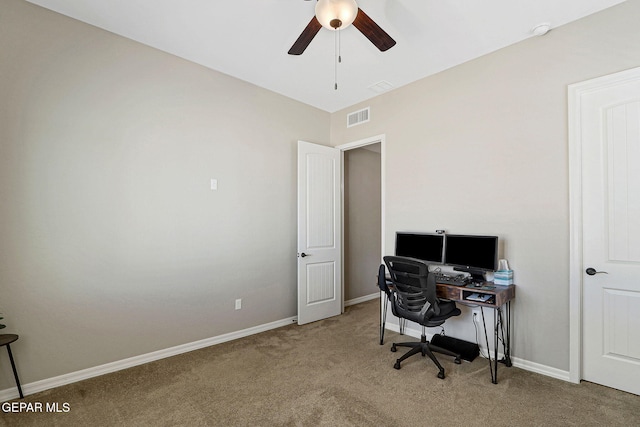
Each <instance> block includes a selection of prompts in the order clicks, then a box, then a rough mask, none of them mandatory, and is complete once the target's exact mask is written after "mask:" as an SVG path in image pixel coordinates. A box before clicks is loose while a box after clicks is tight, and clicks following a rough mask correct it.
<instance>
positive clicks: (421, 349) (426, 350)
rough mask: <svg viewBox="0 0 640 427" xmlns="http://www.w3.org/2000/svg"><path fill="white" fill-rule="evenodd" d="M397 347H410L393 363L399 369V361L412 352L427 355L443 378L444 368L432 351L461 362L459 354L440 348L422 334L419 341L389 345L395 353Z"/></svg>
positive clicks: (439, 375) (409, 355) (457, 362)
mask: <svg viewBox="0 0 640 427" xmlns="http://www.w3.org/2000/svg"><path fill="white" fill-rule="evenodd" d="M397 347H409V348H411V350H409V351H408V352H406V353H405V354H403V355H402V356H401V357H400V358H399V359H398V360H396V363H395V364H394V365H393V367H394V368H395V369H400V367H401V366H400V363H401V362H402V361H403V360H405V359H407V358H409V357H411V356H413V355H414V354H418V353H420V354H422V356H423V357H424V356H429V358H430V359H431V360H432V361H433V363H435V365H436V366H437V367H438V378H440V379H444V377H445V374H444V368H443V367H442V365H441V364H440V362H439V361H438V359H437V358H436V356H435V355H434V354H433V352H437V353H442V354H446V355H449V356H453V357H455V359H454V362H455V363H456V364H458V365H459V364H460V363H462V362H461V360H460V355H459V354H457V353H455V352H453V351H450V350H447V349H445V348H441V347H438V346H435V345H433V344H431V343H430V342H429V341H427V337H426V336H425V335H422V336H421V337H420V342H416V341H413V342H401V343H393V344H392V345H391V351H392V352H394V353H395V352H396V351H398V349H397Z"/></svg>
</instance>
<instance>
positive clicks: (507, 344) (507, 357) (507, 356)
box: [498, 301, 513, 367]
mask: <svg viewBox="0 0 640 427" xmlns="http://www.w3.org/2000/svg"><path fill="white" fill-rule="evenodd" d="M498 315H499V317H500V318H499V321H500V332H501V333H502V349H503V353H504V357H503V358H502V359H500V363H504V364H505V366H507V367H511V366H513V364H512V363H511V301H507V314H506V317H507V321H506V329H507V333H506V335H505V332H504V330H505V326H504V325H503V323H504V319H503V318H502V310H501V309H498Z"/></svg>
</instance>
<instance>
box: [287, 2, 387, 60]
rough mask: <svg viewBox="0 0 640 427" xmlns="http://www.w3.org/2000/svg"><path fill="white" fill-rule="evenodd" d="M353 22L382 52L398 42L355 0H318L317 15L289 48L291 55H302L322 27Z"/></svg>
mask: <svg viewBox="0 0 640 427" xmlns="http://www.w3.org/2000/svg"><path fill="white" fill-rule="evenodd" d="M306 1H308V0H306ZM351 24H353V26H354V27H356V28H357V29H358V30H359V31H360V32H361V33H362V34H363V35H364V36H365V37H366V38H368V39H369V40H370V41H371V43H373V44H374V45H375V46H376V47H377V48H378V49H380V51H381V52H384V51H386V50H388V49H390V48H392V47H393V46H395V44H396V41H395V40H394V39H392V38H391V36H389V34H387V33H386V32H385V31H384V30H383V29H382V28H380V27H379V26H378V24H376V23H375V22H374V21H373V20H372V19H371V18H369V15H367V14H366V13H364V12H363V11H362V9H360V8H359V7H358V5H357V4H356V2H355V0H318V3H317V4H316V14H315V16H314V17H313V18H312V19H311V21H310V22H309V24H308V25H307V27H306V28H305V29H304V30H303V31H302V34H300V37H298V39H297V40H296V41H295V43H294V44H293V46H291V49H289V55H301V54H302V52H304V51H305V49H306V48H307V46H309V44H310V43H311V41H312V40H313V38H314V37H315V36H316V34H318V31H320V28H322V27H325V28H327V29H329V30H338V29H340V30H342V29H344V28H346V27H348V26H349V25H351Z"/></svg>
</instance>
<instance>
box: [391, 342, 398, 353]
mask: <svg viewBox="0 0 640 427" xmlns="http://www.w3.org/2000/svg"><path fill="white" fill-rule="evenodd" d="M391 351H392V352H393V353H395V352H396V351H398V349H397V348H396V345H395V344H393V345H392V346H391Z"/></svg>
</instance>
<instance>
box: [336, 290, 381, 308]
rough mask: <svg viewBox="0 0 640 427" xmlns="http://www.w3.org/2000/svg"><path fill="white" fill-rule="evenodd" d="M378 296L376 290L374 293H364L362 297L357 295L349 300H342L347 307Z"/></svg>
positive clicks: (378, 293)
mask: <svg viewBox="0 0 640 427" xmlns="http://www.w3.org/2000/svg"><path fill="white" fill-rule="evenodd" d="M378 298H380V292H376V293H375V294H369V295H365V296H363V297H358V298H354V299H350V300H349V301H345V302H344V306H345V307H349V306H350V305H355V304H360V303H361V302H367V301H371V300H372V299H378Z"/></svg>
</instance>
